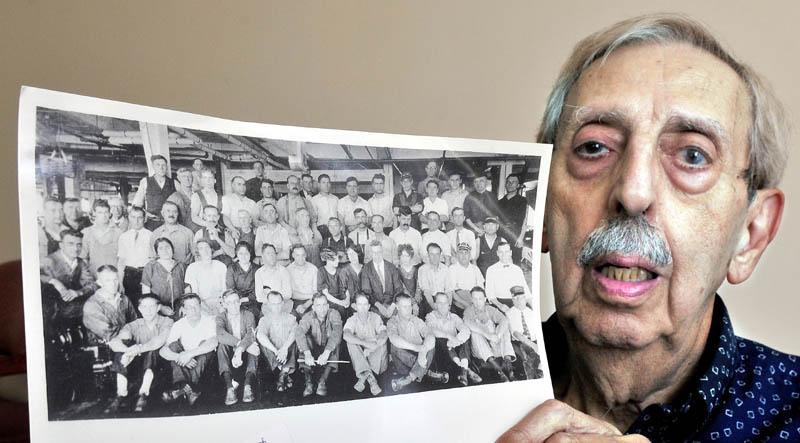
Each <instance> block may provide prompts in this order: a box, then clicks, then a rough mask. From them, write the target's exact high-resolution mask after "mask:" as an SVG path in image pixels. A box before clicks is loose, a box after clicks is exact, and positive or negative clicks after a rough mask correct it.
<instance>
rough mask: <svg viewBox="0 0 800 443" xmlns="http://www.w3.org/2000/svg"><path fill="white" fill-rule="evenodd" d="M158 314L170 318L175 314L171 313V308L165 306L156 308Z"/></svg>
mask: <svg viewBox="0 0 800 443" xmlns="http://www.w3.org/2000/svg"><path fill="white" fill-rule="evenodd" d="M158 312H160V313H161V315H163V316H166V317H172V314H174V313H175V311H173V310H172V308H170V307H169V306H166V305H163V306H161V307H160V308H158Z"/></svg>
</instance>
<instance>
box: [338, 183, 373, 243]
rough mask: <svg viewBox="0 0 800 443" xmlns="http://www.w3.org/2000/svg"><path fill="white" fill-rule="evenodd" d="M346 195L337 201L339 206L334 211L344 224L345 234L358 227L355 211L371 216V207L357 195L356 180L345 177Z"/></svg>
mask: <svg viewBox="0 0 800 443" xmlns="http://www.w3.org/2000/svg"><path fill="white" fill-rule="evenodd" d="M345 186H346V188H347V195H345V196H344V197H342V198H340V199H339V205H338V207H337V209H336V211H337V213H338V215H339V220H341V221H342V222H343V223H344V226H345V227H346V228H347V232H350V231H352V230H353V229H355V228H356V226H357V225H358V220H357V219H356V215H355V210H356V209H359V208H361V209H363V210H364V211H365V212H366V213H367V216H371V215H372V206H370V204H369V202H367V201H366V200H364V199H363V198H361V196H360V195H358V179H357V178H355V177H347V181H346V185H345Z"/></svg>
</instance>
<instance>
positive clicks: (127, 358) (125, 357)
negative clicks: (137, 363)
mask: <svg viewBox="0 0 800 443" xmlns="http://www.w3.org/2000/svg"><path fill="white" fill-rule="evenodd" d="M137 355H139V352H138V350H137V349H136V346H131V347H130V348H128V350H127V351H125V352H124V353H123V354H122V357H121V358H120V363H121V364H122V366H124V367H126V368H127V367H128V365H129V364H131V362H132V361H133V359H134V358H136V356H137Z"/></svg>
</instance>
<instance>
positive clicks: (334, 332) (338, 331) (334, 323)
mask: <svg viewBox="0 0 800 443" xmlns="http://www.w3.org/2000/svg"><path fill="white" fill-rule="evenodd" d="M328 317H329V320H328V321H329V322H330V325H331V333H330V335H329V336H328V343H327V344H326V345H325V349H326V350H328V351H330V352H333V350H334V349H336V348H337V347H339V344H340V343H341V342H342V317H341V315H339V311H336V310H333V309H331V310H330V311H328Z"/></svg>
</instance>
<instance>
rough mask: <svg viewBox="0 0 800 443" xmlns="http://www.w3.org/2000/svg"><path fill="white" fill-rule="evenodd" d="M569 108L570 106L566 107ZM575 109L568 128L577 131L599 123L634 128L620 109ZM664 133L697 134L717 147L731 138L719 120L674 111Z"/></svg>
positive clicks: (581, 107) (668, 119)
mask: <svg viewBox="0 0 800 443" xmlns="http://www.w3.org/2000/svg"><path fill="white" fill-rule="evenodd" d="M565 106H569V105H565ZM571 107H573V108H575V110H574V111H573V112H572V115H571V116H570V118H569V119H568V120H567V126H568V128H569V129H571V130H575V129H577V128H580V127H582V126H585V125H587V124H590V123H598V124H603V125H607V126H612V127H615V128H620V129H630V128H631V127H633V120H632V119H631V118H630V117H628V116H627V115H626V114H625V112H623V111H621V110H619V109H609V110H602V111H601V110H595V109H593V108H591V107H589V106H571ZM663 131H672V132H696V133H698V134H702V135H705V136H706V137H708V138H710V139H711V140H712V141H713V142H714V143H715V144H716V145H718V146H719V145H721V144H725V143H728V142H729V141H730V137H729V136H728V133H727V132H726V131H725V129H724V128H723V126H722V124H720V122H718V121H717V120H714V119H712V118H708V117H702V116H697V115H689V114H686V113H684V112H681V111H672V112H671V113H670V115H669V117H668V118H667V123H666V124H665V125H664V128H663Z"/></svg>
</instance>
